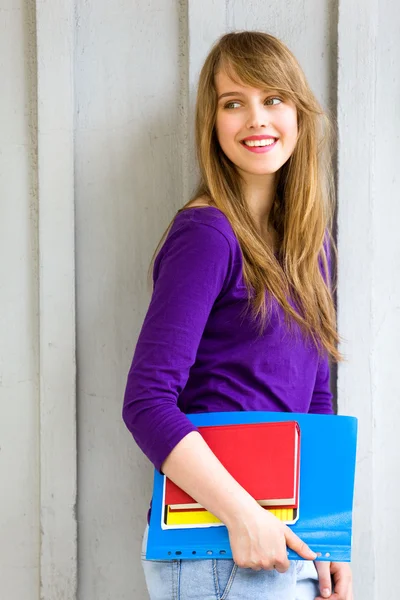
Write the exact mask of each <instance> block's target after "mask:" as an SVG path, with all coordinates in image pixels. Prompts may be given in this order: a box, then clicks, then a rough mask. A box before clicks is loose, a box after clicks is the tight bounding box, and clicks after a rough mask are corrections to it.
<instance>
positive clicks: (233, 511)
mask: <svg viewBox="0 0 400 600" xmlns="http://www.w3.org/2000/svg"><path fill="white" fill-rule="evenodd" d="M329 132H330V126H329V121H328V119H327V117H326V116H325V115H324V113H323V111H322V109H321V107H320V105H319V104H318V102H317V100H316V99H315V97H314V95H313V93H312V92H311V90H310V88H309V86H308V83H307V81H306V78H305V76H304V74H303V72H302V70H301V68H300V67H299V65H298V63H297V61H296V59H295V58H294V56H293V55H292V54H291V52H290V51H289V50H288V49H287V48H286V46H285V45H284V44H283V43H282V42H280V41H279V40H277V39H276V38H274V37H273V36H271V35H268V34H266V33H260V32H239V33H229V34H227V35H224V36H223V37H222V38H221V39H220V40H218V42H217V43H216V44H215V45H214V46H213V48H212V49H211V52H210V54H209V55H208V57H207V59H206V61H205V64H204V66H203V68H202V71H201V74H200V80H199V86H198V96H197V106H196V143H197V154H198V162H199V167H200V173H201V181H200V184H199V186H198V189H197V190H196V193H195V194H194V196H193V197H192V198H191V199H190V201H189V202H188V203H187V204H186V205H185V206H184V207H183V208H182V209H181V210H179V211H178V214H177V215H176V216H175V217H174V219H173V221H172V222H171V224H170V226H169V227H168V229H167V231H166V234H165V235H164V237H163V239H162V240H161V242H160V244H159V246H158V248H157V250H156V253H155V256H156V258H155V261H154V269H153V282H154V288H153V295H152V299H151V302H150V306H149V309H148V312H147V315H146V317H145V320H144V323H143V327H142V330H141V333H140V336H139V339H138V342H137V346H136V350H135V354H134V357H133V362H132V366H131V369H130V372H129V375H128V382H127V387H126V393H125V399H124V409H123V417H124V420H125V423H126V425H127V427H128V428H129V430H130V431H131V432H132V435H133V436H134V438H135V440H136V442H137V444H138V445H139V447H140V448H141V449H142V450H143V452H144V453H145V454H146V455H147V456H148V458H149V459H150V460H151V461H152V462H153V464H154V465H155V467H156V468H157V469H159V470H160V471H162V472H163V473H165V474H166V475H167V476H168V477H169V478H170V479H171V480H172V481H174V482H175V483H176V484H177V485H178V486H179V487H181V488H182V489H184V490H185V491H187V492H188V493H189V494H190V495H191V496H192V497H193V498H195V499H196V500H197V501H198V502H199V503H200V504H202V505H203V506H204V507H205V508H207V509H208V510H209V511H210V512H212V513H213V514H214V515H216V516H217V517H218V518H219V519H220V520H221V521H222V522H223V523H224V524H225V525H226V526H227V529H228V532H229V539H230V544H231V548H232V553H233V559H234V560H232V561H231V560H221V559H218V560H196V561H190V560H174V561H166V562H163V561H149V560H146V559H145V555H144V552H145V547H146V534H145V536H144V541H143V554H142V557H143V567H144V572H145V576H146V582H147V586H148V590H149V594H150V598H151V600H170V599H171V600H173V599H180V600H187V599H189V598H191V599H193V600H206V599H207V600H209V599H213V598H214V599H216V600H222V599H224V600H225V599H229V600H237V599H239V598H240V599H243V598H251V599H252V600H261V599H263V600H271V599H273V600H314V599H315V598H316V597H318V598H327V597H330V598H332V600H352V590H351V572H350V568H349V566H348V565H347V564H344V563H343V564H341V563H326V562H315V563H314V562H313V561H314V559H315V558H316V555H315V554H314V553H313V552H312V551H311V550H310V548H308V547H307V546H306V544H304V543H303V542H302V541H301V540H300V539H299V538H298V537H297V536H296V535H295V534H294V533H293V532H292V531H291V530H290V528H289V527H287V526H286V525H284V524H283V523H282V522H281V521H279V520H278V519H277V518H276V517H274V516H273V515H272V514H271V513H269V512H267V511H265V510H264V509H263V508H261V507H260V506H259V505H258V504H257V502H256V501H255V500H254V499H253V498H252V497H251V496H249V494H248V493H247V492H246V491H245V490H244V489H243V488H242V487H241V486H240V485H239V484H238V483H237V482H236V481H235V480H234V479H233V477H231V475H230V474H229V473H228V472H227V471H226V470H225V469H224V467H223V466H222V465H221V463H220V462H219V460H218V459H217V458H216V457H215V455H214V454H213V453H212V452H211V450H210V449H209V447H208V446H207V444H206V443H205V442H204V440H203V438H202V437H201V435H200V434H199V433H198V431H197V430H196V428H195V427H194V426H193V425H192V424H191V422H190V421H189V420H188V419H187V417H186V414H187V413H199V412H212V411H243V410H246V411H247V410H250V411H255V410H256V411H257V410H262V411H266V410H271V411H292V412H312V413H332V402H331V401H332V397H331V392H330V388H329V357H330V358H331V359H333V360H338V359H339V358H340V356H339V354H338V351H337V349H336V346H337V341H338V336H337V333H336V329H335V310H334V304H333V301H332V286H331V283H330V277H329V248H330V223H331V215H332V197H333V195H332V177H331V171H330V166H329V165H330V161H329V150H330V145H329ZM161 245H162V247H161V250H160V251H159V252H158V249H159V248H160V246H161ZM157 252H158V253H157ZM153 258H154V257H153ZM324 477H325V474H324V473H321V485H324ZM326 479H327V480H328V479H329V465H328V464H327V472H326ZM287 546H288V547H290V548H292V549H294V550H295V551H296V552H297V553H298V554H299V555H300V556H302V557H303V558H304V559H307V560H304V561H303V560H302V561H288V559H287V548H286V547H287ZM332 582H333V587H334V590H333V589H332Z"/></svg>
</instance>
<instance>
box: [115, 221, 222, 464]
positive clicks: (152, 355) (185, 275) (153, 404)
mask: <svg viewBox="0 0 400 600" xmlns="http://www.w3.org/2000/svg"><path fill="white" fill-rule="evenodd" d="M230 263H231V259H230V245H229V242H228V240H227V238H226V237H225V236H224V234H223V233H222V232H221V231H219V230H218V229H216V228H215V227H213V226H212V225H208V224H206V223H201V222H195V221H190V222H187V223H185V224H184V225H182V226H181V228H180V229H178V230H177V231H175V232H174V233H173V234H172V235H170V237H169V238H167V240H166V242H165V243H164V246H163V247H162V249H161V251H160V253H159V254H158V256H157V258H156V261H155V264H154V272H153V279H154V289H153V294H152V298H151V301H150V305H149V308H148V311H147V314H146V317H145V319H144V322H143V326H142V329H141V332H140V334H139V338H138V341H137V345H136V348H135V352H134V356H133V361H132V365H131V368H130V371H129V374H128V379H127V385H126V390H125V396H124V403H123V413H122V414H123V419H124V421H125V424H126V426H127V427H128V429H129V431H130V432H131V433H132V435H133V437H134V439H135V441H136V443H137V444H138V446H139V447H140V448H141V450H142V451H143V452H144V453H145V454H146V456H147V457H148V458H149V459H150V460H151V462H152V463H153V464H154V466H155V467H156V469H158V470H160V468H161V465H162V463H163V462H164V460H165V459H166V458H167V456H168V455H169V454H170V452H171V451H172V450H173V448H174V447H175V446H176V445H177V444H178V442H179V441H180V440H181V439H182V438H183V437H185V436H186V435H187V434H188V433H190V432H191V431H196V430H197V428H196V427H195V426H194V425H192V423H191V422H190V421H189V419H188V418H187V417H186V416H185V415H184V414H183V413H182V412H181V410H180V409H179V407H178V406H177V400H178V396H179V394H180V393H181V392H182V390H183V389H184V387H185V385H186V382H187V379H188V377H189V371H190V368H191V366H192V365H193V364H194V362H195V359H196V354H197V349H198V346H199V343H200V340H201V337H202V334H203V331H204V328H205V325H206V322H207V319H208V317H209V314H210V312H211V309H212V306H213V304H214V302H215V300H216V299H217V298H218V296H219V295H220V294H221V292H222V291H223V290H224V286H225V282H226V280H227V279H228V273H229V269H230Z"/></svg>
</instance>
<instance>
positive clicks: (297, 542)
mask: <svg viewBox="0 0 400 600" xmlns="http://www.w3.org/2000/svg"><path fill="white" fill-rule="evenodd" d="M285 539H286V545H287V547H288V548H291V549H292V550H294V551H295V552H297V554H298V555H299V556H301V557H302V558H305V559H306V560H315V559H316V558H317V554H316V553H315V552H313V551H312V550H311V548H309V546H307V544H306V543H305V542H303V540H301V539H300V538H299V537H298V536H297V535H296V534H295V533H293V531H292V530H291V529H289V527H287V526H286V531H285Z"/></svg>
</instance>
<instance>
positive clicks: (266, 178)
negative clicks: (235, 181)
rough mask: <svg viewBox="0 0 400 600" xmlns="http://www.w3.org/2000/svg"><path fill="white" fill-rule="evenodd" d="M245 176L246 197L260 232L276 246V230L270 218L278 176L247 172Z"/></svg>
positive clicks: (244, 189)
mask: <svg viewBox="0 0 400 600" xmlns="http://www.w3.org/2000/svg"><path fill="white" fill-rule="evenodd" d="M243 176H244V180H245V183H244V188H243V191H244V197H245V200H246V202H247V205H248V207H249V209H250V213H251V215H252V217H253V219H254V220H255V223H256V226H257V228H258V230H259V232H260V234H261V235H262V236H263V237H264V238H265V239H266V240H267V242H268V243H269V244H271V245H272V246H274V245H275V233H276V232H275V231H274V229H273V227H272V226H271V224H270V222H269V220H270V214H271V209H272V206H273V204H274V200H275V195H276V187H277V178H276V177H275V173H272V174H271V175H263V176H259V175H251V174H249V173H246V174H243Z"/></svg>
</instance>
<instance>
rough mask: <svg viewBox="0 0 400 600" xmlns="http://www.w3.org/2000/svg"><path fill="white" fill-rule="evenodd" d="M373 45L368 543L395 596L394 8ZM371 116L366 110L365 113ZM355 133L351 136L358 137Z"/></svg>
mask: <svg viewBox="0 0 400 600" xmlns="http://www.w3.org/2000/svg"><path fill="white" fill-rule="evenodd" d="M378 7H379V17H378V27H379V29H378V39H377V44H376V52H377V56H376V80H375V88H374V89H373V90H371V93H373V94H374V96H375V134H374V135H373V136H372V137H371V138H370V144H371V147H372V149H373V152H374V162H375V185H374V186H373V195H374V209H373V219H372V227H373V248H374V256H373V269H374V275H373V287H372V290H371V293H372V303H373V304H372V307H373V308H372V312H373V321H372V324H373V345H372V348H371V351H372V357H371V358H372V363H373V376H374V380H373V387H372V393H373V407H374V410H373V413H374V421H373V427H374V438H375V439H374V444H373V451H374V457H373V458H374V495H375V503H374V506H375V513H374V518H373V522H374V528H375V536H374V547H375V569H374V570H375V574H376V583H375V586H376V598H377V599H380V598H385V600H396V599H397V598H398V595H399V586H398V585H397V584H394V583H393V582H391V581H390V578H389V577H387V574H388V573H395V572H396V567H397V548H398V532H399V531H400V503H399V502H398V501H397V498H398V494H399V487H400V486H399V472H400V445H399V443H398V432H397V424H398V423H399V422H400V403H399V401H398V399H399V398H400V381H399V378H398V376H397V374H398V368H399V367H398V364H399V358H398V357H399V341H400V278H399V275H400V236H399V224H400V176H399V156H400V152H399V145H400V69H399V65H400V36H399V32H400V7H399V5H398V4H397V3H394V2H391V1H390V0H386V1H383V2H380V3H379V4H378ZM370 117H371V114H370ZM363 135H364V132H363V131H361V132H360V134H359V136H358V137H362V136H363Z"/></svg>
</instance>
